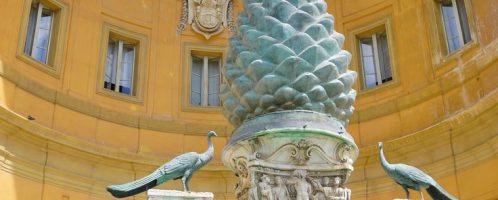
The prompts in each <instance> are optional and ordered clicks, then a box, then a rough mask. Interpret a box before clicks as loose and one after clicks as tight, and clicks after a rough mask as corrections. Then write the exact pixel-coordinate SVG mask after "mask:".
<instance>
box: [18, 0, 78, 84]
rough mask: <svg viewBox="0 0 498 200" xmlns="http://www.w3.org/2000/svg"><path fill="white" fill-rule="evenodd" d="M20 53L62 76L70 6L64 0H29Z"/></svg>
mask: <svg viewBox="0 0 498 200" xmlns="http://www.w3.org/2000/svg"><path fill="white" fill-rule="evenodd" d="M24 6H25V10H24V14H23V21H22V23H21V32H20V35H19V38H20V39H19V43H18V47H17V53H16V55H17V57H18V58H19V59H21V60H22V61H24V62H26V63H28V64H30V65H32V66H34V67H37V68H38V69H40V70H42V71H45V72H49V73H50V75H52V76H55V77H57V78H59V76H60V68H61V66H62V62H63V58H64V54H65V52H64V46H65V44H66V35H67V34H66V33H67V31H68V30H67V18H68V14H69V7H68V5H67V4H66V3H64V2H63V1H61V0H26V1H25V4H24Z"/></svg>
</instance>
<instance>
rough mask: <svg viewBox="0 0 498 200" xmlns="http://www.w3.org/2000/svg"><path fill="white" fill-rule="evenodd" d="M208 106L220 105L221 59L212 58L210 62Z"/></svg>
mask: <svg viewBox="0 0 498 200" xmlns="http://www.w3.org/2000/svg"><path fill="white" fill-rule="evenodd" d="M208 79H209V80H208V84H209V85H208V106H219V105H220V97H219V93H220V59H219V58H215V59H210V60H209V63H208Z"/></svg>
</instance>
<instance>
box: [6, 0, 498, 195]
mask: <svg viewBox="0 0 498 200" xmlns="http://www.w3.org/2000/svg"><path fill="white" fill-rule="evenodd" d="M326 2H327V3H328V8H327V9H328V11H329V13H331V14H332V15H333V16H334V17H335V21H334V23H335V24H334V27H335V30H336V31H337V32H340V33H342V34H344V36H345V42H344V48H345V50H347V51H349V52H350V53H351V54H352V61H351V64H350V66H349V68H350V69H351V70H354V71H357V72H358V81H357V83H356V84H355V85H354V86H353V87H354V89H355V90H356V91H357V92H358V94H357V98H356V103H355V105H354V107H355V111H354V113H353V115H352V117H351V118H350V119H349V121H350V122H349V126H348V127H347V130H348V131H349V132H350V133H351V135H352V136H353V137H354V139H355V141H356V144H357V145H358V146H359V148H360V154H359V157H358V160H357V161H356V162H355V165H354V172H353V173H352V175H351V177H350V180H349V182H348V184H347V186H348V188H350V189H351V190H352V199H393V198H399V197H404V195H405V193H404V191H403V189H402V188H401V187H399V186H398V185H397V184H396V183H395V182H393V181H392V180H391V179H390V178H388V176H387V174H386V173H385V172H384V171H383V170H382V168H381V166H380V162H379V152H378V147H377V143H378V142H379V141H383V142H384V146H385V148H384V153H385V155H386V157H387V159H388V160H389V161H391V162H393V163H406V164H410V165H413V166H416V167H418V168H420V169H422V170H423V171H425V172H427V173H428V174H430V175H431V176H432V177H433V178H435V179H436V180H437V181H438V182H439V183H440V184H441V185H442V186H443V187H444V188H445V189H446V190H447V191H448V192H450V193H451V194H453V195H454V196H456V197H458V198H459V199H464V200H465V199H496V198H498V189H497V188H498V173H496V171H497V169H498V123H497V120H498V90H497V87H498V78H497V77H498V62H497V58H498V51H497V50H498V40H497V38H498V24H497V22H496V18H498V13H497V12H496V10H497V9H498V3H496V1H493V0H419V1H405V0H327V1H326ZM232 6H233V8H232V9H233V17H234V19H233V20H236V13H237V12H239V11H240V10H242V6H243V3H242V2H240V1H238V0H235V1H233V2H232ZM185 9H188V8H185V5H184V3H183V1H181V0H140V1H139V0H126V1H124V0H85V1H83V0H6V1H4V2H2V5H1V6H0V13H1V14H0V16H2V19H0V36H2V37H1V38H0V183H1V184H0V185H1V187H0V199H6V200H14V199H15V200H17V199H21V200H24V199H27V200H30V199H44V200H45V199H47V200H49V199H50V200H51V199H71V200H73V199H77V200H79V199H112V197H111V196H110V194H108V193H107V191H105V187H106V186H107V185H110V184H118V183H124V182H128V181H131V180H135V179H137V178H140V177H142V176H144V175H147V174H148V173H150V172H151V171H153V170H155V169H156V168H157V167H158V166H159V165H161V164H163V163H164V162H166V161H168V160H169V159H171V158H173V157H175V156H177V155H179V154H182V153H184V152H190V151H196V152H203V151H205V149H206V148H207V141H206V134H207V132H208V131H210V130H214V131H216V132H217V133H218V137H216V138H214V144H215V155H214V159H213V161H212V162H210V163H209V164H208V165H207V166H206V167H204V168H202V169H201V170H200V171H199V172H197V173H196V174H195V175H194V177H193V179H192V181H191V187H190V188H191V189H192V190H193V191H208V192H213V193H214V194H215V199H235V198H236V196H235V189H234V188H235V185H236V183H237V179H236V177H235V175H233V173H232V172H231V171H230V170H229V169H228V168H226V167H225V166H223V163H222V158H221V155H222V150H223V147H224V145H225V144H226V143H227V141H228V139H229V138H230V136H231V134H232V132H233V129H234V128H233V126H232V125H231V124H230V123H229V122H228V120H227V119H225V117H224V116H223V111H222V110H223V109H222V106H221V105H222V104H221V100H220V97H219V96H220V94H219V86H220V83H221V82H222V81H223V79H222V78H221V77H222V76H221V75H222V73H223V70H222V69H223V63H224V62H223V60H224V58H225V57H226V47H227V43H228V39H229V37H230V35H231V33H230V30H229V29H230V28H229V27H228V25H227V27H221V32H220V33H219V34H217V33H214V32H212V33H213V34H212V35H209V37H207V36H206V35H205V34H200V33H199V32H202V31H203V30H204V29H202V27H200V28H199V27H194V26H191V25H190V24H188V23H186V24H184V25H185V27H184V30H183V31H178V24H179V22H180V21H182V17H185V16H184V15H183V14H182V13H183V11H185ZM230 13H232V12H227V14H229V15H230ZM229 22H231V18H228V22H227V24H232V23H229ZM233 24H236V23H233ZM194 25H195V24H194ZM204 31H206V30H204ZM206 38H209V39H206ZM159 188H167V189H178V190H181V189H182V186H181V182H180V181H174V182H168V183H166V184H164V185H162V186H160V187H159ZM424 196H426V198H429V196H428V195H427V194H425V195H424ZM412 197H414V198H418V194H416V192H414V193H412ZM145 198H146V196H145V194H141V195H138V196H135V197H132V198H130V199H145Z"/></svg>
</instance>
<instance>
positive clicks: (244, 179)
mask: <svg viewBox="0 0 498 200" xmlns="http://www.w3.org/2000/svg"><path fill="white" fill-rule="evenodd" d="M235 162H236V164H235V166H237V169H236V171H235V176H237V177H239V180H238V182H237V184H236V185H235V191H236V195H237V199H248V191H249V189H250V188H251V179H250V177H249V170H248V169H247V161H246V159H244V158H240V159H237V160H235Z"/></svg>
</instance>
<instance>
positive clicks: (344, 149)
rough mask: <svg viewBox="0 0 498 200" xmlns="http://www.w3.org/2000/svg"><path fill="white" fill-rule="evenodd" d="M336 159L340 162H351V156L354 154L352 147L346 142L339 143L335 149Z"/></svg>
mask: <svg viewBox="0 0 498 200" xmlns="http://www.w3.org/2000/svg"><path fill="white" fill-rule="evenodd" d="M335 153H336V157H337V160H339V162H341V163H345V164H350V165H352V164H353V159H351V157H352V156H353V155H354V152H353V147H352V146H351V145H349V144H347V143H341V144H339V145H337V149H336V151H335Z"/></svg>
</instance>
